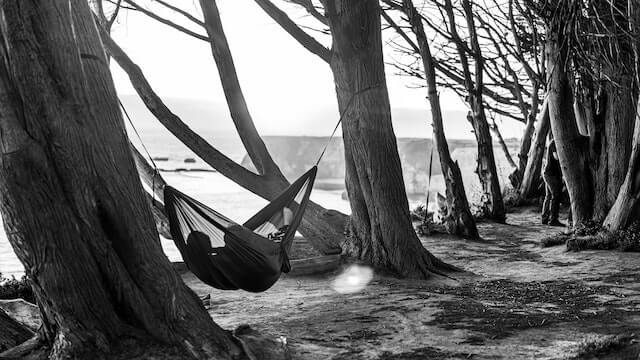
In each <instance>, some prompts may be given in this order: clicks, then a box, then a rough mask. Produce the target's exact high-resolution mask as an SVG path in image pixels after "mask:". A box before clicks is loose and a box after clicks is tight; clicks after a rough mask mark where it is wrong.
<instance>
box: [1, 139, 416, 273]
mask: <svg viewBox="0 0 640 360" xmlns="http://www.w3.org/2000/svg"><path fill="white" fill-rule="evenodd" d="M129 133H130V134H133V132H131V131H129ZM139 133H140V135H141V136H142V137H143V140H144V143H145V145H146V147H147V149H148V151H149V153H150V154H151V156H152V157H153V158H155V159H156V160H155V162H156V165H157V166H158V168H159V169H160V170H161V173H162V176H163V177H164V179H165V180H166V181H167V183H168V184H171V185H172V186H173V187H175V188H177V189H179V190H181V191H183V192H185V193H186V194H188V195H190V196H192V197H194V198H197V199H199V200H200V201H202V202H203V203H205V204H207V205H208V206H210V207H212V208H213V209H215V210H217V211H219V212H221V213H223V214H225V215H226V216H228V217H230V218H231V219H234V220H236V221H238V222H240V223H242V222H243V221H245V220H247V219H248V218H249V217H251V215H253V214H254V213H255V212H257V211H258V210H259V209H261V208H262V207H263V206H264V205H265V204H266V203H267V202H266V201H265V200H264V199H262V198H260V197H258V196H257V195H254V194H252V193H251V192H249V191H247V190H245V189H243V188H242V187H240V186H238V185H236V184H235V183H234V182H232V181H230V180H228V179H227V178H225V177H224V176H222V175H221V174H219V173H217V172H213V171H212V169H211V167H209V166H208V165H207V164H206V163H204V162H203V161H202V160H201V159H199V158H198V157H197V156H195V155H194V154H193V153H192V152H191V151H190V150H189V149H187V148H186V147H185V146H184V145H183V144H182V143H180V142H179V141H177V140H176V139H175V138H173V137H172V136H171V135H170V134H168V133H167V132H166V131H165V130H164V129H158V128H148V129H142V130H140V129H139ZM200 133H201V135H202V136H203V137H205V138H206V139H207V140H208V141H209V142H210V143H211V144H213V145H214V146H215V147H216V148H217V149H218V150H220V151H222V152H224V153H225V154H226V155H227V156H229V157H230V158H231V159H233V160H234V161H237V162H240V161H241V160H242V158H243V157H244V155H245V151H244V148H243V147H242V144H241V142H240V140H239V138H237V136H234V135H216V134H215V133H213V132H206V131H205V132H200ZM132 142H133V143H134V144H135V145H136V146H137V147H138V148H139V149H140V151H141V152H142V153H144V150H143V148H142V147H141V146H140V142H139V141H138V140H137V139H132ZM186 159H189V160H187V162H185V160H186ZM194 170H197V171H194ZM342 193H343V190H319V189H314V191H313V192H312V194H311V199H312V200H313V201H316V202H317V203H319V204H320V205H322V206H325V207H327V208H330V209H335V210H338V211H341V212H343V213H347V214H348V213H350V208H349V203H348V202H347V201H345V200H344V199H343V198H342ZM418 201H419V200H418V199H414V200H413V201H412V203H413V204H412V206H413V205H417V204H418ZM162 246H163V248H164V250H165V254H166V255H167V257H168V258H169V259H170V260H172V261H178V260H181V258H180V254H179V252H178V250H177V249H176V247H175V246H174V244H173V242H172V241H171V240H167V239H162ZM0 273H2V274H3V275H5V276H11V275H15V276H21V275H22V274H23V273H24V268H23V267H22V264H21V263H20V262H19V261H18V259H17V258H16V256H15V253H14V252H13V249H12V248H11V245H10V244H9V242H8V240H7V237H6V235H5V233H4V228H2V229H0Z"/></svg>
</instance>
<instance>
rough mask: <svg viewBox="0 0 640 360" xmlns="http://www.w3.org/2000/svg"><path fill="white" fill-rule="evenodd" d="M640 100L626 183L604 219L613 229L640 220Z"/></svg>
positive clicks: (609, 227)
mask: <svg viewBox="0 0 640 360" xmlns="http://www.w3.org/2000/svg"><path fill="white" fill-rule="evenodd" d="M639 203H640V101H638V103H637V110H636V120H635V131H634V132H633V150H632V152H631V157H630V160H629V166H628V168H627V174H626V176H625V180H624V183H623V184H622V186H621V187H620V191H619V192H618V197H617V198H616V201H615V203H614V204H613V206H612V207H611V210H610V211H609V214H608V215H607V217H606V219H605V220H604V226H605V227H606V228H608V229H609V230H611V231H615V230H622V229H624V228H625V227H627V226H629V225H631V223H632V222H633V221H638V220H639V218H638V213H639V212H640V206H639V205H638V204H639Z"/></svg>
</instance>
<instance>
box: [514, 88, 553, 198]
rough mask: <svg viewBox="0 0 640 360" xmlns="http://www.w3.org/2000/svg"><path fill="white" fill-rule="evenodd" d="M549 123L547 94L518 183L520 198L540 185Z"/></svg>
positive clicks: (530, 195)
mask: <svg viewBox="0 0 640 360" xmlns="http://www.w3.org/2000/svg"><path fill="white" fill-rule="evenodd" d="M550 126H551V123H550V121H549V97H548V96H547V97H546V98H545V100H544V103H543V104H542V110H541V111H540V114H539V115H538V121H537V125H536V130H535V132H534V134H533V141H532V142H531V147H530V149H529V155H528V156H527V166H526V167H525V170H524V175H523V176H522V184H521V185H520V198H521V199H528V198H530V197H532V196H533V194H534V193H535V192H536V190H537V189H538V186H539V185H540V174H541V171H542V159H543V158H544V150H545V148H546V144H547V135H548V134H549V130H550Z"/></svg>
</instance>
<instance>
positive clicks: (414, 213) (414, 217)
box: [411, 204, 428, 221]
mask: <svg viewBox="0 0 640 360" xmlns="http://www.w3.org/2000/svg"><path fill="white" fill-rule="evenodd" d="M425 216H428V211H427V208H426V207H425V206H424V204H420V205H418V206H416V207H415V209H413V210H411V221H424V217H425Z"/></svg>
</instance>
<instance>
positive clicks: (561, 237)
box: [540, 233, 571, 248]
mask: <svg viewBox="0 0 640 360" xmlns="http://www.w3.org/2000/svg"><path fill="white" fill-rule="evenodd" d="M570 237H571V234H566V233H559V234H555V235H552V236H549V237H546V238H544V239H542V241H541V242H540V246H542V247H543V248H547V247H552V246H558V245H564V244H565V243H566V242H567V240H569V238H570Z"/></svg>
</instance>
